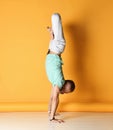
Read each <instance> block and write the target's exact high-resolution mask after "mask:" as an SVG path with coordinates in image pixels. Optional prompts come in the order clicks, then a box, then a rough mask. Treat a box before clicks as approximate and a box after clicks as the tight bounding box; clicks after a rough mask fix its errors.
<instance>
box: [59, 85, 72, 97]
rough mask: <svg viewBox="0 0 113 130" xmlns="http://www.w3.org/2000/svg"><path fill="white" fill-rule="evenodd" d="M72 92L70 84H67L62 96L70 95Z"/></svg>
mask: <svg viewBox="0 0 113 130" xmlns="http://www.w3.org/2000/svg"><path fill="white" fill-rule="evenodd" d="M70 92H71V86H70V84H69V83H66V84H65V86H64V87H63V89H62V90H61V91H60V93H61V94H64V93H70Z"/></svg>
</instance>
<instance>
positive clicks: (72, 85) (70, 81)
mask: <svg viewBox="0 0 113 130" xmlns="http://www.w3.org/2000/svg"><path fill="white" fill-rule="evenodd" d="M67 83H69V84H70V85H71V92H73V91H74V89H75V87H76V86H75V83H74V82H73V80H65V84H67Z"/></svg>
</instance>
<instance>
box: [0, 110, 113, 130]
mask: <svg viewBox="0 0 113 130" xmlns="http://www.w3.org/2000/svg"><path fill="white" fill-rule="evenodd" d="M56 118H59V119H63V120H64V121H65V123H61V124H59V123H53V122H50V121H49V120H48V116H47V113H46V112H12V113H0V130H113V113H91V112H62V113H60V115H59V116H57V117H56Z"/></svg>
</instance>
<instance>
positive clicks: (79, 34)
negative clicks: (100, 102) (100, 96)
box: [66, 22, 96, 102]
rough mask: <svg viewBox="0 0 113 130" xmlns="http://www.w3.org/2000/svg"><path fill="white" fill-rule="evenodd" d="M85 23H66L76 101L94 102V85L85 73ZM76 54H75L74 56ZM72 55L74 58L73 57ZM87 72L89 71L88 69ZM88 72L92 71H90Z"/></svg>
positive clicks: (86, 50) (86, 57)
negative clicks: (69, 39)
mask: <svg viewBox="0 0 113 130" xmlns="http://www.w3.org/2000/svg"><path fill="white" fill-rule="evenodd" d="M86 25H87V24H85V23H82V24H79V25H78V24H76V23H75V24H74V22H73V23H69V24H68V25H66V29H67V32H68V33H69V36H70V38H71V41H72V43H71V44H72V45H71V46H72V50H71V55H73V61H71V64H72V65H73V66H72V68H73V71H72V72H73V73H74V74H76V75H77V89H78V91H77V93H75V94H77V96H76V97H75V101H76V102H94V101H96V94H95V87H94V84H93V83H91V81H90V77H89V76H88V75H87V68H86V64H87V60H88V55H89V54H88V46H89V44H91V43H90V42H89V38H88V33H87V26H86ZM75 55H76V56H75ZM74 56H75V57H76V58H74ZM88 72H89V71H88ZM90 73H92V72H91V71H90Z"/></svg>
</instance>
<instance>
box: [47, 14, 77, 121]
mask: <svg viewBox="0 0 113 130" xmlns="http://www.w3.org/2000/svg"><path fill="white" fill-rule="evenodd" d="M51 20H52V28H50V27H47V28H48V30H49V32H50V35H51V40H50V44H49V50H48V53H47V57H46V72H47V76H48V79H49V81H50V82H51V83H52V86H53V87H52V92H51V97H50V103H49V117H50V121H56V122H59V123H61V122H63V120H61V119H55V112H56V110H57V107H58V104H59V94H64V93H70V92H72V91H74V89H75V84H74V82H73V81H72V80H65V79H64V75H63V72H62V65H63V61H62V58H61V54H62V52H63V51H64V49H65V45H66V42H65V39H64V34H63V28H62V22H61V16H60V14H58V13H54V14H53V15H52V19H51Z"/></svg>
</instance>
